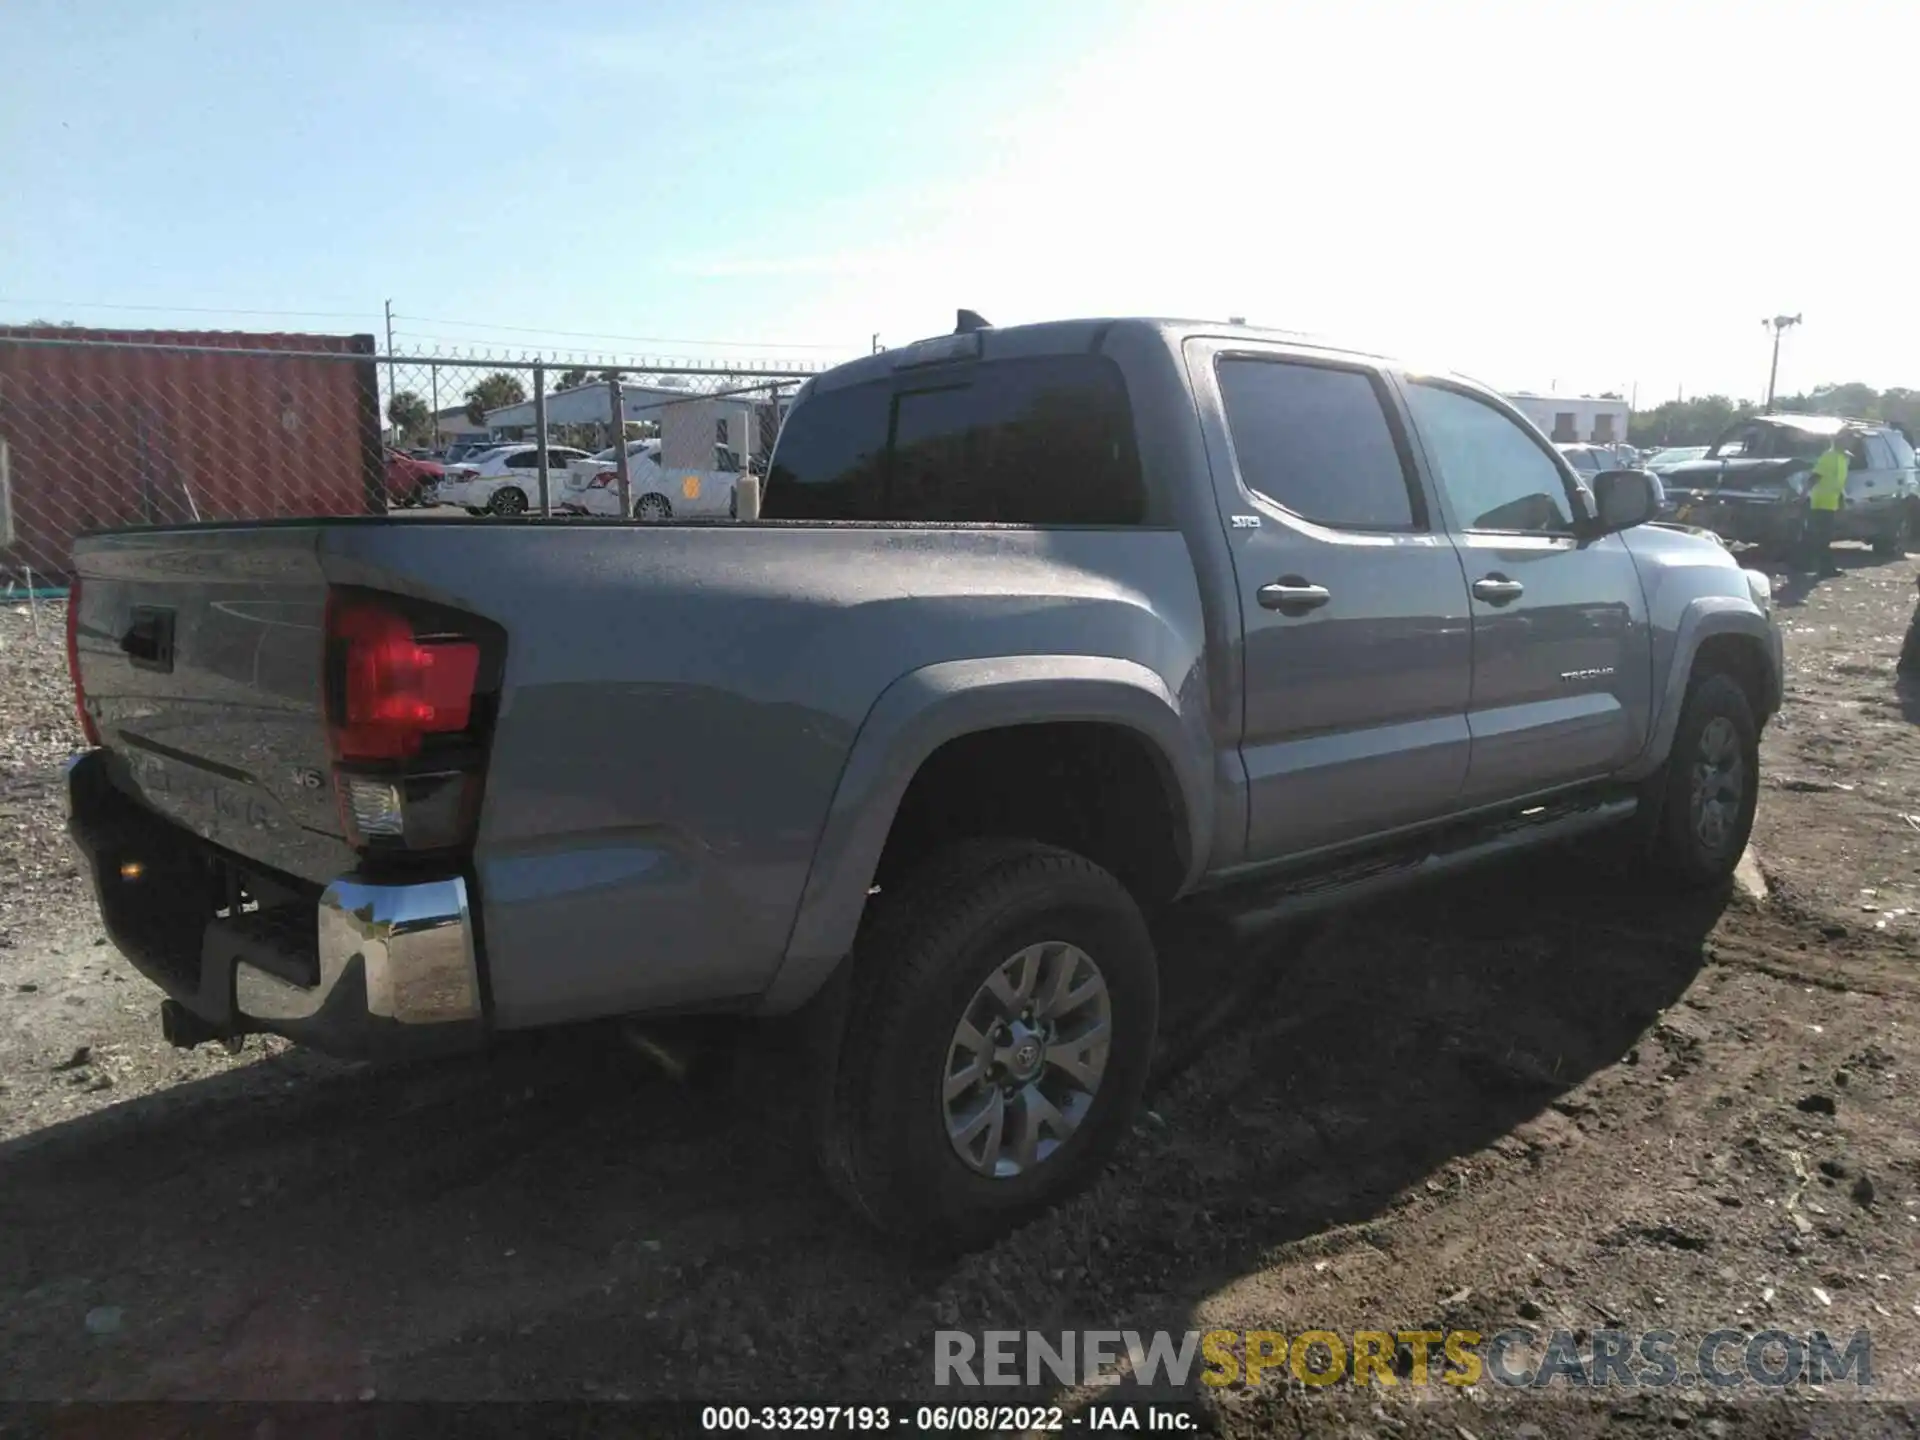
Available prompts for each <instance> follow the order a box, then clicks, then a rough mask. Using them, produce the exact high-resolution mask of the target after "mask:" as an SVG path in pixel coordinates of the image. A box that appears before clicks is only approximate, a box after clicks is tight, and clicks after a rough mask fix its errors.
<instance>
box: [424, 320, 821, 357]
mask: <svg viewBox="0 0 1920 1440" xmlns="http://www.w3.org/2000/svg"><path fill="white" fill-rule="evenodd" d="M394 318H395V319H396V320H413V321H416V322H418V323H419V324H422V325H451V326H454V327H455V328H456V329H466V330H486V331H491V332H497V333H499V334H503V335H504V334H515V335H562V336H565V337H566V338H568V339H570V340H624V341H627V342H629V343H631V344H636V345H711V346H714V347H716V348H719V349H733V350H832V351H841V352H846V353H852V352H854V351H856V350H857V349H858V348H859V347H858V346H851V345H821V344H814V343H806V342H801V341H779V340H687V339H675V338H674V337H672V336H670V335H609V334H604V333H602V332H600V331H595V330H549V329H547V328H545V327H544V326H536V325H491V324H487V323H486V322H484V321H480V320H436V319H435V318H433V317H432V316H430V315H402V314H399V313H398V312H396V313H395V315H394Z"/></svg>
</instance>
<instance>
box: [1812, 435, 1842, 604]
mask: <svg viewBox="0 0 1920 1440" xmlns="http://www.w3.org/2000/svg"><path fill="white" fill-rule="evenodd" d="M1846 493H1847V440H1846V436H1845V434H1843V433H1842V432H1841V431H1838V430H1836V431H1834V432H1833V438H1832V439H1831V440H1829V441H1828V442H1827V449H1826V452H1825V453H1824V454H1823V455H1821V457H1820V458H1819V459H1818V460H1816V461H1814V462H1813V487H1812V488H1811V489H1810V490H1808V491H1807V568H1808V569H1809V570H1811V571H1813V572H1814V573H1815V574H1817V575H1838V574H1839V573H1840V570H1839V567H1837V566H1836V565H1834V563H1833V558H1832V555H1831V547H1832V545H1833V528H1834V525H1835V523H1836V522H1837V521H1838V520H1839V518H1840V502H1841V500H1842V499H1843V498H1844V497H1845V495H1846Z"/></svg>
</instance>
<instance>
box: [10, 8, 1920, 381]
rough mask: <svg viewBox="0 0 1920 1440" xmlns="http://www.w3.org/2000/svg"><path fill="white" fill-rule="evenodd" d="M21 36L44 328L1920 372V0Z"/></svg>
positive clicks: (830, 14)
mask: <svg viewBox="0 0 1920 1440" xmlns="http://www.w3.org/2000/svg"><path fill="white" fill-rule="evenodd" d="M0 56H3V57H4V60H5V65H6V72H7V73H6V81H5V84H4V86H3V87H0V318H5V319H10V320H20V319H26V318H29V317H35V316H38V317H46V318H50V319H71V320H75V321H78V322H81V323H85V324H103V325H114V326H146V325H157V324H174V325H188V324H193V325H199V326H205V327H208V328H247V329H306V330H320V331H332V330H346V329H377V328H378V325H379V323H380V307H381V302H382V301H383V300H384V299H386V298H388V297H392V299H393V302H394V308H395V310H396V311H397V312H398V313H399V314H400V316H401V317H402V318H401V319H400V320H399V321H397V322H396V330H397V331H398V332H399V336H400V345H401V347H402V348H422V347H430V346H432V345H433V344H435V343H439V344H441V345H445V344H447V343H448V342H453V343H457V344H463V345H486V344H489V343H491V344H492V345H493V346H494V347H496V348H497V347H498V346H499V345H501V344H511V345H513V346H514V348H515V350H516V352H517V351H519V350H520V349H523V348H524V349H527V350H532V349H535V348H539V349H543V350H544V351H545V352H546V353H548V354H555V353H557V352H558V351H559V350H560V349H562V348H563V347H569V348H572V349H573V350H575V351H583V352H588V353H591V354H592V355H595V356H598V355H602V354H605V355H618V356H621V357H626V356H629V355H652V354H660V353H672V354H695V353H707V354H714V353H742V352H740V351H734V350H728V349H719V348H716V347H714V346H712V345H697V346H696V345H691V344H688V343H686V342H688V341H692V340H699V341H726V342H739V343H743V344H745V346H746V348H747V349H748V350H751V351H752V352H754V353H760V354H767V355H785V356H793V357H805V358H831V357H833V356H835V355H837V354H843V353H848V352H851V351H859V350H864V349H865V348H866V346H867V342H868V337H869V336H870V335H871V334H872V333H873V332H878V333H879V334H880V335H881V337H882V339H883V341H884V342H886V343H899V342H902V341H906V340H909V339H913V338H915V337H918V336H921V335H926V334H931V333H937V332H940V331H943V330H946V329H949V328H951V325H952V315H953V310H954V308H955V307H956V306H960V305H965V306H968V307H971V308H973V309H977V310H979V311H981V312H982V313H984V314H985V315H986V316H987V317H988V318H989V319H990V320H992V321H994V322H996V323H999V324H1008V323H1012V322H1016V321H1021V320H1033V319H1044V318H1052V317H1058V316H1063V315H1072V314H1138V313H1155V314H1179V315H1196V316H1207V317H1221V318H1224V317H1226V316H1228V315H1244V316H1247V317H1248V318H1249V319H1251V320H1252V321H1254V322H1255V323H1258V324H1270V325H1276V326H1283V327H1288V328H1295V329H1306V330H1313V331H1319V332H1323V333H1327V334H1330V335H1333V336H1336V337H1339V338H1343V339H1349V340H1354V341H1358V342H1360V343H1365V344H1375V345H1380V346H1383V347H1386V348H1389V349H1391V350H1393V351H1395V352H1397V353H1401V354H1405V355H1408V356H1410V357H1411V358H1414V359H1416V360H1418V361H1420V362H1421V363H1426V364H1432V365H1436V366H1444V367H1447V368H1453V369H1458V370H1463V371H1466V372H1468V373H1471V374H1474V375H1477V376H1479V377H1481V378H1483V379H1485V380H1487V381H1489V382H1491V383H1494V384H1497V385H1501V386H1505V387H1507V388H1536V389H1544V388H1547V387H1549V386H1553V385H1557V386H1558V387H1559V388H1561V389H1563V390H1569V391H1577V390H1589V391H1597V390H1602V389H1620V390H1622V391H1626V390H1627V389H1628V388H1629V387H1635V386H1637V389H1638V395H1639V400H1640V403H1641V404H1642V406H1645V405H1648V404H1650V403H1652V402H1653V401H1655V400H1658V399H1664V398H1668V397H1670V396H1672V395H1673V394H1674V393H1675V392H1676V390H1677V389H1678V388H1679V387H1683V386H1684V387H1685V389H1686V391H1687V393H1689V394H1693V393H1699V392H1703V391H1708V390H1723V391H1728V392H1731V393H1734V394H1736V395H1746V396H1753V395H1757V394H1759V393H1760V392H1761V391H1762V390H1763V389H1764V385H1765V380H1766V365H1767V346H1768V338H1767V335H1766V333H1765V332H1764V331H1763V330H1762V328H1761V325H1760V320H1761V317H1762V316H1765V315H1770V314H1774V313H1777V312H1781V311H1785V312H1788V313H1793V312H1803V313H1804V314H1805V317H1806V319H1805V324H1804V325H1803V326H1802V327H1801V328H1800V329H1798V330H1796V331H1793V332H1792V333H1790V334H1789V335H1788V337H1787V339H1786V342H1785V348H1784V351H1783V359H1782V365H1781V388H1782V389H1783V390H1787V391H1791V390H1796V389H1800V388H1803V387H1806V386H1809V385H1812V384H1816V383H1819V382H1822V381H1843V380H1856V379H1857V380H1864V381H1866V382H1868V383H1870V384H1874V385H1878V386H1883V387H1884V386H1888V385H1908V386H1916V387H1920V287H1916V285H1915V283H1914V277H1915V274H1916V263H1915V262H1916V254H1917V253H1920V188H1916V180H1917V178H1920V177H1917V174H1916V169H1915V159H1916V156H1920V69H1917V68H1916V67H1917V66H1920V59H1917V58H1916V57H1920V3H1915V0H1825V3H1820V4H1813V3H1806V4H1781V3H1771V4H1770V3H1767V0H1740V3H1735V0H1604V3H1594V0H1526V3H1512V4H1502V3H1489V0H1449V3H1411V0H1405V3H1376V0H1341V3H1338V4H1324V5H1322V4H1299V3H1292V0H1269V3H1264V4H1233V3H1224V0H1101V3H1093V0H964V3H946V0H821V3H807V0H786V3H757V0H707V3H689V0H626V3H614V4H607V5H589V4H573V3H568V4H559V3H556V4H536V3H531V0H527V3H517V4H508V3H504V0H460V3H457V4H453V3H440V0H386V3H369V0H325V3H321V4H301V5H295V4H291V3H282V0H245V3H242V0H200V3H187V0H139V3H132V0H67V3H56V0H5V3H3V4H0ZM109 306H113V307H156V308H153V309H134V308H106V307H109ZM246 311H312V312H322V313H315V314H312V315H260V314H245V313H242V312H246ZM202 312H205V313H202ZM423 317H424V318H423ZM563 332H579V336H580V337H583V336H584V335H585V334H587V333H591V334H593V335H596V336H605V337H608V338H605V339H587V338H578V337H576V335H574V334H569V333H563ZM617 337H650V338H646V339H638V338H635V339H627V338H617ZM651 337H659V338H658V339H657V340H656V339H653V338H651ZM666 342H672V343H666ZM789 347H790V348H789ZM805 347H820V348H805Z"/></svg>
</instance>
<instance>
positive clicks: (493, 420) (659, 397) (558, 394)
mask: <svg viewBox="0 0 1920 1440" xmlns="http://www.w3.org/2000/svg"><path fill="white" fill-rule="evenodd" d="M695 398H697V397H696V395H695V394H694V392H692V391H689V390H672V389H669V388H667V387H666V386H664V385H661V386H651V385H628V384H622V385H621V386H620V411H621V415H622V418H624V419H626V420H628V421H635V420H654V421H657V420H659V418H660V410H661V407H662V406H666V405H671V404H674V403H675V402H677V401H685V400H691V399H695ZM612 419H613V397H612V396H611V395H609V394H608V393H607V382H606V381H604V380H590V381H588V382H587V383H586V384H585V385H576V386H574V387H573V388H572V389H571V390H555V391H554V392H553V393H552V394H551V395H549V396H547V424H549V425H608V426H609V427H610V422H611V421H612ZM487 429H489V430H491V431H492V432H494V433H495V434H499V433H500V432H501V431H503V430H511V431H525V430H532V429H533V401H531V400H522V401H521V402H520V403H519V404H518V405H503V406H501V407H500V408H499V409H498V410H489V411H487Z"/></svg>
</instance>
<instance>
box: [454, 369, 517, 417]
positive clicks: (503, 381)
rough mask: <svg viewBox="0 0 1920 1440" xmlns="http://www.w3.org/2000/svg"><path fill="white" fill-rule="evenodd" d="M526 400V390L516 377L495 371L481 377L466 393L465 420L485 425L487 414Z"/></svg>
mask: <svg viewBox="0 0 1920 1440" xmlns="http://www.w3.org/2000/svg"><path fill="white" fill-rule="evenodd" d="M526 398H527V389H526V387H525V386H524V385H522V384H521V383H520V379H519V377H518V376H517V375H513V374H511V373H509V372H508V371H505V370H495V371H494V372H493V373H492V374H490V375H483V376H482V377H481V378H480V379H479V380H478V381H477V382H476V383H475V384H474V387H473V388H472V389H471V390H469V391H467V419H469V420H471V421H472V422H473V423H474V424H475V425H484V424H486V423H487V412H488V411H489V410H498V409H501V408H502V407H503V406H507V405H518V404H519V403H520V402H521V401H523V400H525V399H526Z"/></svg>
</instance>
